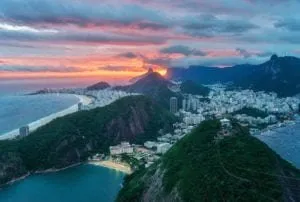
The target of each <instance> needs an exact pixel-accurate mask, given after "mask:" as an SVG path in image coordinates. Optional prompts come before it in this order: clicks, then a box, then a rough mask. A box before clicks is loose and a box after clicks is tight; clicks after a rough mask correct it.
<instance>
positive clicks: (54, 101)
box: [0, 94, 78, 135]
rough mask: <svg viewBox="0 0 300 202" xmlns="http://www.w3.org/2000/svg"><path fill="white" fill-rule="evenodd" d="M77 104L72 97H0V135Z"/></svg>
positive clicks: (75, 99)
mask: <svg viewBox="0 0 300 202" xmlns="http://www.w3.org/2000/svg"><path fill="white" fill-rule="evenodd" d="M77 102H78V98H76V97H75V96H74V95H62V94H60V95H33V96H22V95H0V135H3V134H5V133H7V132H10V131H11V130H14V129H17V128H19V127H21V126H23V125H26V124H29V123H31V122H33V121H36V120H39V119H41V118H43V117H46V116H48V115H50V114H53V113H55V112H59V111H62V110H64V109H66V108H68V107H70V106H72V105H74V104H76V103H77Z"/></svg>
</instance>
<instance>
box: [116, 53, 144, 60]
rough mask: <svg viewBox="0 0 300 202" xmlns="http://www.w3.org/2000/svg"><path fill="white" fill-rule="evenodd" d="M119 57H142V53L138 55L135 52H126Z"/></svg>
mask: <svg viewBox="0 0 300 202" xmlns="http://www.w3.org/2000/svg"><path fill="white" fill-rule="evenodd" d="M117 57H123V58H130V59H133V58H138V57H140V55H138V54H136V53H133V52H126V53H121V54H119V55H117Z"/></svg>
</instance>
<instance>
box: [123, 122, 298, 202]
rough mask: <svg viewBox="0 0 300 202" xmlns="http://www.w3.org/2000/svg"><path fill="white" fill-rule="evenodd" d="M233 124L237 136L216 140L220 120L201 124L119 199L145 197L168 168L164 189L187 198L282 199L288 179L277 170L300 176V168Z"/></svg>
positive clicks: (132, 178)
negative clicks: (157, 175) (155, 176)
mask: <svg viewBox="0 0 300 202" xmlns="http://www.w3.org/2000/svg"><path fill="white" fill-rule="evenodd" d="M233 127H234V129H233V133H234V135H233V136H230V137H226V138H225V139H223V140H219V141H215V140H214V137H215V136H216V134H217V133H218V131H219V130H220V124H219V122H218V121H206V122H204V123H202V124H201V125H200V126H199V127H198V128H196V129H195V130H194V131H193V132H192V133H191V134H189V135H187V136H186V137H185V138H183V139H182V140H181V141H179V142H178V143H177V144H176V145H175V146H173V147H172V148H171V149H170V151H168V152H167V153H166V154H165V155H164V156H163V157H162V160H161V162H160V163H159V164H157V165H155V166H154V167H150V169H148V170H144V171H143V170H142V171H140V172H139V173H136V174H134V175H132V176H130V177H128V178H127V179H126V180H125V183H124V188H123V189H122V190H121V192H120V194H119V196H118V201H126V200H128V199H129V200H130V201H141V200H142V197H143V194H144V193H146V192H147V191H149V190H148V188H149V187H151V186H152V183H153V178H152V177H153V176H152V175H153V173H154V172H155V171H156V170H159V169H160V170H162V173H163V179H162V180H163V187H162V188H161V191H160V192H162V193H163V195H165V196H168V195H170V194H173V195H174V194H176V193H178V194H179V196H180V198H181V200H182V201H197V202H198V201H282V200H283V197H284V195H283V188H282V185H285V186H286V185H287V183H286V184H281V183H280V182H281V181H280V178H279V177H278V176H277V175H283V173H284V174H286V176H290V177H292V176H293V177H297V176H298V177H299V176H300V175H299V171H298V170H296V169H295V168H294V167H292V166H291V165H290V164H289V163H287V162H286V161H284V160H282V159H281V158H280V157H279V156H278V155H277V154H276V153H274V152H273V151H272V150H271V149H269V148H268V146H267V145H265V144H264V143H262V142H260V141H259V140H257V139H256V138H254V137H252V136H250V135H249V134H248V130H246V129H245V128H243V127H241V126H240V125H238V124H235V123H234V126H233ZM293 186H295V185H293ZM174 191H175V192H174ZM295 191H296V192H297V190H293V189H291V192H295ZM162 193H151V194H157V195H159V194H162ZM147 194H149V193H147ZM175 201H176V200H175Z"/></svg>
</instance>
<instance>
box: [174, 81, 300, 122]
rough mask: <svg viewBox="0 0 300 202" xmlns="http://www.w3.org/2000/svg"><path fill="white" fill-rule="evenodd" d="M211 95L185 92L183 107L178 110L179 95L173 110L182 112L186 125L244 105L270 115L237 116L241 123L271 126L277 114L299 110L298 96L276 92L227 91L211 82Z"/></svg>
mask: <svg viewBox="0 0 300 202" xmlns="http://www.w3.org/2000/svg"><path fill="white" fill-rule="evenodd" d="M209 87H210V88H211V92H210V93H209V95H208V97H202V96H199V95H185V97H184V99H183V100H182V108H181V109H180V110H176V109H178V101H177V98H174V97H172V98H171V99H170V111H171V112H172V113H175V114H177V115H179V116H180V117H181V118H182V120H183V123H185V124H186V125H191V126H193V125H198V124H199V123H201V122H202V121H204V120H205V119H211V118H219V119H221V118H222V117H224V115H225V114H233V113H235V112H237V111H239V110H241V109H243V108H254V109H258V110H260V111H262V112H264V113H266V114H268V116H267V117H252V116H248V115H247V114H237V115H235V116H234V118H236V119H237V120H239V121H240V122H241V123H246V124H248V125H251V126H257V125H270V124H275V123H277V122H278V118H277V116H281V117H282V116H285V117H288V116H289V115H291V114H293V113H295V112H297V111H299V104H300V99H299V98H297V97H286V98H279V97H277V95H276V93H266V92H255V91H252V90H234V91H229V90H226V88H225V86H223V85H220V84H217V85H210V86H209Z"/></svg>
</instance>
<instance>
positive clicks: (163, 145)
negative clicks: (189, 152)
mask: <svg viewBox="0 0 300 202" xmlns="http://www.w3.org/2000/svg"><path fill="white" fill-rule="evenodd" d="M171 146H172V145H171V144H169V143H161V144H157V145H156V148H157V150H156V152H157V153H159V154H164V153H166V152H167V151H168V150H169V149H170V148H171Z"/></svg>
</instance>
